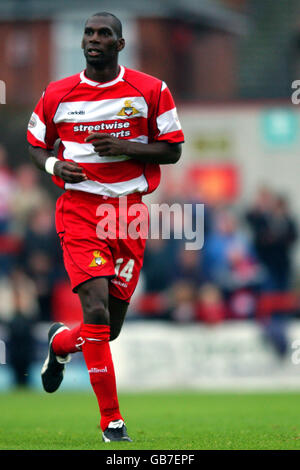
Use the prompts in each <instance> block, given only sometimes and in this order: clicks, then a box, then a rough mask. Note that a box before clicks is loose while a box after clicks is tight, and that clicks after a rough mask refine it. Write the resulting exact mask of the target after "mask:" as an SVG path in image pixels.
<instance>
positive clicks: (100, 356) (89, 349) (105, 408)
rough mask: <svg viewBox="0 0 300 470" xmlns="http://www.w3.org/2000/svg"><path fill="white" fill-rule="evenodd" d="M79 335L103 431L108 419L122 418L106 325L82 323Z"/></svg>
mask: <svg viewBox="0 0 300 470" xmlns="http://www.w3.org/2000/svg"><path fill="white" fill-rule="evenodd" d="M81 336H82V337H83V339H84V343H83V345H82V352H83V356H84V359H85V362H86V365H87V368H88V371H89V375H90V381H91V385H92V387H93V390H94V392H95V395H96V397H97V400H98V404H99V409H100V414H101V421H100V426H101V429H102V430H103V431H104V430H105V429H106V428H107V426H108V425H109V423H110V421H114V420H118V419H123V418H122V416H121V414H120V410H119V402H118V396H117V386H116V378H115V371H114V365H113V361H112V356H111V352H110V346H109V337H110V327H109V326H108V325H90V324H89V325H83V326H82V329H81Z"/></svg>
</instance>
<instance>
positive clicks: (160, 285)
mask: <svg viewBox="0 0 300 470" xmlns="http://www.w3.org/2000/svg"><path fill="white" fill-rule="evenodd" d="M199 202H200V201H199ZM194 204H195V203H194ZM204 207H205V216H204V224H205V235H204V245H203V248H202V249H201V250H187V249H186V241H187V240H184V239H183V240H174V239H171V240H163V239H160V240H148V242H147V243H148V244H147V248H146V254H145V261H144V267H143V281H144V291H145V295H142V296H141V297H140V298H139V299H138V300H137V302H136V305H137V308H139V309H140V311H141V312H143V314H144V315H147V314H150V315H151V314H152V315H156V316H157V317H163V318H170V319H172V320H175V321H180V322H187V321H200V322H205V323H210V324H213V323H219V322H222V321H224V320H227V319H247V318H254V317H256V318H257V317H258V316H259V315H262V316H263V315H264V313H268V312H266V311H265V310H266V308H265V305H266V303H267V302H266V301H267V300H268V299H269V304H270V302H271V300H272V299H274V302H275V303H276V305H275V307H278V308H275V307H274V309H273V310H274V311H276V310H280V309H281V307H280V305H284V306H285V305H286V304H287V303H288V302H287V300H290V302H289V305H290V304H291V303H293V302H292V301H293V300H294V305H292V307H293V308H292V309H291V308H289V310H293V311H295V312H296V310H297V302H296V300H297V299H296V297H295V296H294V293H293V288H294V286H295V284H296V272H295V263H294V262H293V260H294V259H295V256H294V248H295V244H296V242H297V239H298V230H297V222H296V220H295V218H294V217H293V215H292V214H291V212H290V208H289V204H288V201H287V199H286V198H285V197H283V196H282V195H281V194H278V193H277V192H275V191H273V190H272V189H271V188H268V187H265V186H263V187H260V188H258V190H257V193H256V194H255V196H254V200H253V201H250V203H249V205H248V206H247V207H246V208H245V207H243V208H240V207H239V208H237V207H234V206H233V205H230V206H224V205H220V204H214V205H212V204H207V203H205V205H204ZM193 223H194V226H195V223H196V221H194V222H193ZM264 301H265V302H264ZM284 309H285V310H286V307H284ZM271 310H272V309H271ZM270 313H272V312H270Z"/></svg>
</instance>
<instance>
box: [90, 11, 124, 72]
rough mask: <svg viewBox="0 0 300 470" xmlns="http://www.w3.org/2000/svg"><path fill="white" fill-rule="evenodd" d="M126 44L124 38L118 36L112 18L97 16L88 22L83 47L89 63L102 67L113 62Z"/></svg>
mask: <svg viewBox="0 0 300 470" xmlns="http://www.w3.org/2000/svg"><path fill="white" fill-rule="evenodd" d="M124 45H125V43H124V39H123V38H118V35H117V33H116V31H115V29H114V24H113V19H112V18H109V17H102V16H97V17H93V18H90V19H89V20H88V21H87V22H86V25H85V29H84V34H83V38H82V43H81V47H82V49H83V53H84V55H85V58H86V61H87V63H88V64H90V65H92V66H94V67H96V68H97V67H99V68H101V67H103V66H104V65H106V64H108V63H111V62H113V61H114V60H115V59H116V58H117V56H118V53H119V52H120V51H121V50H122V49H123V47H124Z"/></svg>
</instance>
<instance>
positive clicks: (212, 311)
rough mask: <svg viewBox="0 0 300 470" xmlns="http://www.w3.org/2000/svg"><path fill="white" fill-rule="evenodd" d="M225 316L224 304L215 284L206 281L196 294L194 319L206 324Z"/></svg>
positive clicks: (222, 319) (220, 320)
mask: <svg viewBox="0 0 300 470" xmlns="http://www.w3.org/2000/svg"><path fill="white" fill-rule="evenodd" d="M225 318H226V305H225V302H224V300H223V297H222V294H221V292H220V290H219V289H218V287H217V286H215V285H213V284H209V283H206V284H204V285H203V286H201V287H200V289H199V290H198V294H197V303H196V318H195V319H196V320H197V321H201V322H204V323H207V324H217V323H221V322H222V321H224V320H225Z"/></svg>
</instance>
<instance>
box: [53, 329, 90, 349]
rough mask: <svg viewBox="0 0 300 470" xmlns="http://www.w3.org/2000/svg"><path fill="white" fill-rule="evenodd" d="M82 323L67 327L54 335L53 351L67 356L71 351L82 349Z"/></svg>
mask: <svg viewBox="0 0 300 470" xmlns="http://www.w3.org/2000/svg"><path fill="white" fill-rule="evenodd" d="M81 328H82V323H81V324H80V325H78V326H76V327H75V328H72V329H71V330H69V329H65V330H63V331H61V332H60V333H58V334H57V335H56V336H54V338H53V341H52V348H53V351H54V352H55V354H56V355H57V356H66V355H67V354H69V353H75V352H78V351H81V346H82V343H83V339H82V338H81V336H80V335H81V333H80V331H81Z"/></svg>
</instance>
